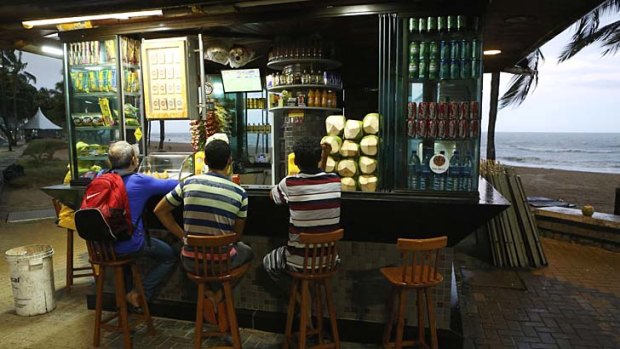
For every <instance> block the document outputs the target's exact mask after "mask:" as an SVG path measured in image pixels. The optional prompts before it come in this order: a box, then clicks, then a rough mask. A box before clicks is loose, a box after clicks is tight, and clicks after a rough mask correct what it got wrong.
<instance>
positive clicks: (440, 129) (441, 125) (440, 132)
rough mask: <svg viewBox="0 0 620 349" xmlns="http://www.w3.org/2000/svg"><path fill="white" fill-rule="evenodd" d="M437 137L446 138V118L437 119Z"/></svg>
mask: <svg viewBox="0 0 620 349" xmlns="http://www.w3.org/2000/svg"><path fill="white" fill-rule="evenodd" d="M437 138H440V139H446V138H448V125H447V122H446V120H439V121H437Z"/></svg>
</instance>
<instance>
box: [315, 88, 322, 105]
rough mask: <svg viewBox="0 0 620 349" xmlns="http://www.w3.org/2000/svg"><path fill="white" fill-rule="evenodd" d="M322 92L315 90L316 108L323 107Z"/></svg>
mask: <svg viewBox="0 0 620 349" xmlns="http://www.w3.org/2000/svg"><path fill="white" fill-rule="evenodd" d="M321 98H322V96H321V90H319V89H318V88H317V89H316V90H314V106H315V107H320V106H321Z"/></svg>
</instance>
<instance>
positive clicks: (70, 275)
mask: <svg viewBox="0 0 620 349" xmlns="http://www.w3.org/2000/svg"><path fill="white" fill-rule="evenodd" d="M52 204H53V205H54V210H56V219H59V218H60V209H61V204H60V201H58V200H56V199H52ZM66 269H67V276H66V285H67V286H66V289H67V291H71V286H73V280H74V279H77V278H83V277H89V276H94V273H93V268H92V267H74V266H73V229H69V228H67V267H66Z"/></svg>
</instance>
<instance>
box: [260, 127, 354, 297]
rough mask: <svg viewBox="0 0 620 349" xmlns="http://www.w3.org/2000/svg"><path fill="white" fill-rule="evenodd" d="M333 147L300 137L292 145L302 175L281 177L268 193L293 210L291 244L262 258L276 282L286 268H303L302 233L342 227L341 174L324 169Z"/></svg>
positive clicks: (278, 203) (320, 231)
mask: <svg viewBox="0 0 620 349" xmlns="http://www.w3.org/2000/svg"><path fill="white" fill-rule="evenodd" d="M330 150H331V147H330V146H329V145H328V144H323V145H321V144H320V140H319V139H318V138H311V137H304V138H301V139H300V140H299V141H298V142H297V143H296V144H295V145H294V146H293V152H294V153H295V165H296V166H297V167H298V168H299V171H300V172H299V174H295V175H292V176H287V177H286V178H284V179H282V180H281V181H280V183H278V185H276V186H275V187H273V189H272V190H271V192H270V194H269V196H270V197H271V199H272V200H273V201H274V202H275V203H276V204H277V205H288V206H289V213H290V220H289V230H288V232H289V234H288V236H289V237H288V243H287V244H286V246H282V247H279V248H276V249H275V250H273V251H271V252H269V253H268V254H267V255H266V256H265V257H264V258H263V266H264V267H265V270H266V271H267V273H268V274H269V276H271V278H272V279H274V280H275V281H280V279H281V276H282V275H283V274H285V272H286V269H287V268H290V269H292V270H299V269H302V268H303V262H304V255H303V253H304V248H305V245H303V244H301V243H299V242H297V240H298V236H299V234H300V233H326V232H330V231H334V230H336V229H338V228H339V227H340V194H341V190H342V189H341V184H340V177H338V175H336V174H334V173H326V172H325V171H323V169H324V168H325V163H326V162H327V156H328V155H329V153H330ZM284 281H286V280H284ZM282 286H283V287H285V286H284V285H282Z"/></svg>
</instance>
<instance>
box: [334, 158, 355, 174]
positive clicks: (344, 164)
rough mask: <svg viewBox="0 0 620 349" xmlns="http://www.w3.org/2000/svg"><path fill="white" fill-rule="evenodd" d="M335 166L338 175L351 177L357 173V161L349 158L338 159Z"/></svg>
mask: <svg viewBox="0 0 620 349" xmlns="http://www.w3.org/2000/svg"><path fill="white" fill-rule="evenodd" d="M336 168H337V169H338V174H339V175H340V177H351V176H354V175H355V174H356V173H357V162H355V160H351V159H344V160H340V162H339V163H338V166H337V167H336Z"/></svg>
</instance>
